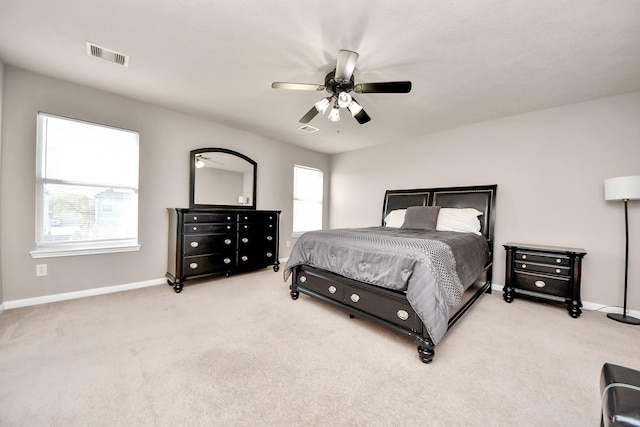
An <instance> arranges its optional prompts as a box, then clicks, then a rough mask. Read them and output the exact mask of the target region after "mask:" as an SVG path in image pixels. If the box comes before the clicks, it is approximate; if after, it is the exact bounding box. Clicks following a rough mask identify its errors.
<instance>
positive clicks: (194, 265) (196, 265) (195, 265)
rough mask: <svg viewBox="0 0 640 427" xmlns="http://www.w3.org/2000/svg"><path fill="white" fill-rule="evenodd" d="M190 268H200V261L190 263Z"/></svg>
mask: <svg viewBox="0 0 640 427" xmlns="http://www.w3.org/2000/svg"><path fill="white" fill-rule="evenodd" d="M189 268H190V269H192V270H195V269H196V268H198V263H197V262H192V263H191V264H189Z"/></svg>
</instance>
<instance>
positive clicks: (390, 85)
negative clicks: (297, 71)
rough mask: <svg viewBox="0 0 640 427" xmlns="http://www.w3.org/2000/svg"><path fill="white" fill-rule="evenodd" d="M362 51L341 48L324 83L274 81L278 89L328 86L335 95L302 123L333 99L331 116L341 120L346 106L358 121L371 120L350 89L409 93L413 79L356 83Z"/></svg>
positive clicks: (317, 105)
mask: <svg viewBox="0 0 640 427" xmlns="http://www.w3.org/2000/svg"><path fill="white" fill-rule="evenodd" d="M358 57H359V55H358V53H357V52H353V51H350V50H345V49H343V50H340V51H339V52H338V60H337V62H336V68H335V69H334V70H333V71H331V72H329V73H328V74H327V75H326V76H325V79H324V85H316V84H311V83H289V82H273V83H272V84H271V87H272V88H274V89H288V90H315V91H321V90H326V91H327V92H329V93H330V94H331V96H329V97H327V98H324V99H321V100H320V101H318V102H316V103H315V104H314V105H313V107H311V109H310V110H309V111H308V112H307V114H305V115H304V116H302V118H301V119H300V120H299V122H300V123H309V122H310V121H311V120H312V119H313V118H314V117H315V116H316V115H317V114H318V113H320V114H324V113H325V112H326V111H327V109H328V108H329V106H330V105H331V103H332V102H333V104H334V105H333V107H332V108H331V112H330V113H329V116H328V118H329V120H331V121H332V122H337V121H339V120H340V108H346V109H348V110H349V112H350V113H351V116H352V117H353V118H355V119H356V120H357V121H358V123H360V124H361V125H362V124H365V123H367V122H369V121H371V117H369V115H368V114H367V113H366V112H365V111H364V108H362V106H361V105H360V104H359V103H358V102H356V100H355V99H354V98H353V96H352V95H351V94H350V93H349V92H352V91H353V92H356V93H409V92H410V91H411V82H410V81H398V82H382V83H360V84H357V85H356V84H355V82H354V80H353V71H354V70H355V68H356V62H357V61H358Z"/></svg>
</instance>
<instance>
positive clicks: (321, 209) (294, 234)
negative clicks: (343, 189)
mask: <svg viewBox="0 0 640 427" xmlns="http://www.w3.org/2000/svg"><path fill="white" fill-rule="evenodd" d="M298 169H305V170H309V171H314V172H319V173H320V183H321V185H322V188H321V189H320V191H319V194H320V198H319V199H315V198H309V199H303V198H298V197H296V194H297V191H296V190H297V185H298V183H297V182H296V176H297V173H296V171H297V170H298ZM297 201H305V202H316V203H318V204H319V215H320V224H319V228H314V229H309V230H296V229H295V226H296V218H295V216H296V202H297ZM323 221H324V171H322V169H319V168H314V167H310V166H303V165H298V164H294V165H293V211H292V224H291V229H292V233H291V237H299V236H301V235H303V234H304V233H306V232H307V231H315V230H321V229H322V227H323Z"/></svg>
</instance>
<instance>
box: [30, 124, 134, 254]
mask: <svg viewBox="0 0 640 427" xmlns="http://www.w3.org/2000/svg"><path fill="white" fill-rule="evenodd" d="M138 146H139V135H138V133H137V132H133V131H129V130H124V129H116V128H112V127H108V126H103V125H97V124H94V123H88V122H83V121H79V120H73V119H67V118H64V117H57V116H53V115H50V114H44V113H38V151H37V153H38V157H37V171H36V244H37V247H38V249H36V250H35V251H32V252H31V255H32V256H33V257H34V258H39V257H46V256H61V255H76V254H84V253H102V252H115V251H126V250H137V249H139V246H138V152H139V147H138Z"/></svg>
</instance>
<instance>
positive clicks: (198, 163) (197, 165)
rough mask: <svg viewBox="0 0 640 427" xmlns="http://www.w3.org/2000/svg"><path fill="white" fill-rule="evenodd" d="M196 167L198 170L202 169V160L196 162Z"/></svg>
mask: <svg viewBox="0 0 640 427" xmlns="http://www.w3.org/2000/svg"><path fill="white" fill-rule="evenodd" d="M196 167H197V168H198V169H200V168H203V167H204V162H203V161H202V159H197V160H196Z"/></svg>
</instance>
